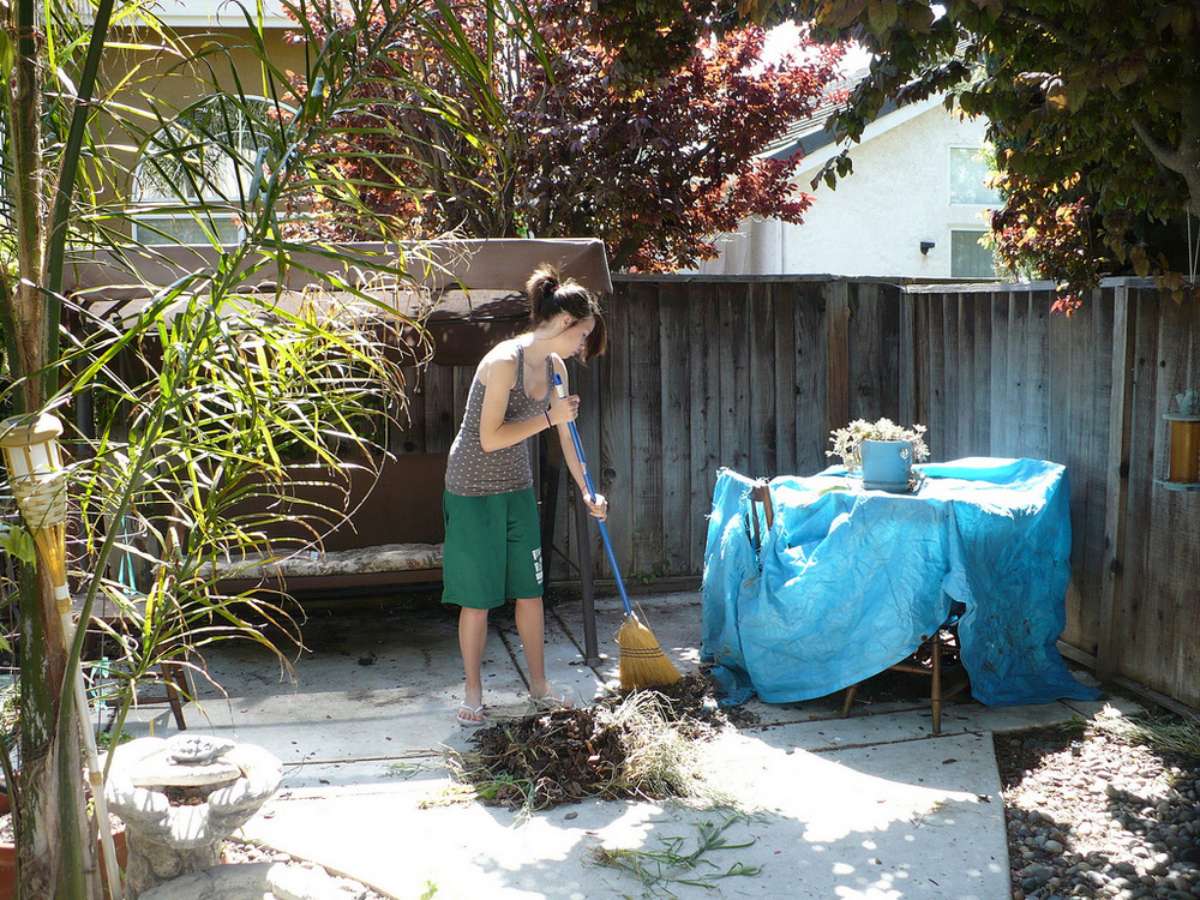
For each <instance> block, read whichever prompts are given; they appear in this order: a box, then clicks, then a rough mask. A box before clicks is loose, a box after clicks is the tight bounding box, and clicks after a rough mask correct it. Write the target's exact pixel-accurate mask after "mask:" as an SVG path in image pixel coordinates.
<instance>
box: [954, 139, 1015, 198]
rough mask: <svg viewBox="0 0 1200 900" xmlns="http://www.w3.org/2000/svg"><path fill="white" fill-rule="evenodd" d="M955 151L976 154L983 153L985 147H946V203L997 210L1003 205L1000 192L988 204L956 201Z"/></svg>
mask: <svg viewBox="0 0 1200 900" xmlns="http://www.w3.org/2000/svg"><path fill="white" fill-rule="evenodd" d="M955 150H973V151H974V152H975V153H982V152H983V146H982V145H977V144H947V145H946V203H947V204H948V205H950V206H955V207H960V208H973V209H996V208H998V207H1000V206H1002V205H1003V200H1002V198H1001V197H1000V192H999V191H996V192H995V193H996V197H995V200H993V201H988V202H986V203H967V202H964V201H961V200H955V199H954V151H955Z"/></svg>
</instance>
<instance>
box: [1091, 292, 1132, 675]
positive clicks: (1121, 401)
mask: <svg viewBox="0 0 1200 900" xmlns="http://www.w3.org/2000/svg"><path fill="white" fill-rule="evenodd" d="M1129 292H1130V289H1129V286H1128V285H1124V284H1122V285H1118V286H1117V287H1116V289H1115V290H1114V292H1113V293H1114V308H1113V352H1112V394H1111V396H1110V398H1109V400H1110V406H1109V433H1108V456H1107V458H1106V461H1105V469H1106V472H1107V479H1106V487H1105V497H1104V569H1103V572H1102V573H1101V577H1102V578H1103V581H1102V583H1101V589H1100V623H1099V628H1100V633H1099V639H1098V641H1097V648H1096V674H1097V675H1099V676H1100V677H1102V678H1103V677H1111V676H1112V675H1113V674H1114V673H1115V672H1116V671H1117V669H1118V665H1117V664H1118V662H1119V652H1118V647H1117V644H1116V641H1117V635H1118V634H1119V633H1120V630H1119V629H1118V628H1117V621H1116V618H1117V615H1118V614H1119V611H1120V599H1121V592H1122V577H1121V576H1122V566H1123V564H1124V560H1123V554H1124V549H1125V519H1126V506H1127V504H1128V499H1129V437H1130V435H1129V432H1130V419H1131V413H1132V410H1131V407H1132V399H1133V397H1132V395H1133V369H1134V348H1135V341H1134V330H1135V328H1136V325H1137V309H1136V307H1134V306H1132V305H1131V304H1130V302H1129Z"/></svg>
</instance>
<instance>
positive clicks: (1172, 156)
mask: <svg viewBox="0 0 1200 900" xmlns="http://www.w3.org/2000/svg"><path fill="white" fill-rule="evenodd" d="M1129 124H1130V125H1132V126H1133V130H1134V132H1135V133H1136V134H1137V136H1138V137H1139V138H1141V140H1142V143H1143V144H1145V145H1146V149H1147V150H1149V151H1150V155H1151V156H1153V157H1154V159H1155V160H1156V161H1157V162H1158V164H1159V165H1161V166H1162V167H1163V168H1164V169H1170V170H1171V171H1172V172H1177V173H1179V174H1180V175H1184V174H1185V172H1186V169H1187V164H1186V161H1185V160H1184V158H1183V154H1182V153H1180V152H1179V151H1178V150H1173V149H1171V148H1170V147H1168V146H1167V145H1166V144H1164V143H1162V142H1161V141H1159V140H1158V138H1156V137H1155V136H1154V135H1152V134H1151V133H1150V130H1149V129H1148V128H1146V126H1145V125H1143V124H1142V122H1141V120H1140V119H1138V118H1136V117H1134V118H1131V119H1130V120H1129Z"/></svg>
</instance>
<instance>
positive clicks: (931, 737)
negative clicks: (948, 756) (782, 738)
mask: <svg viewBox="0 0 1200 900" xmlns="http://www.w3.org/2000/svg"><path fill="white" fill-rule="evenodd" d="M991 733H992V732H991V731H988V730H987V729H982V728H981V729H976V730H970V729H968V730H965V731H943V732H942V733H941V734H921V735H916V736H914V737H906V738H895V739H894V740H890V741H863V742H860V743H856V744H838V745H837V746H833V747H818V748H815V749H813V750H809V751H808V752H809V753H839V752H841V751H842V750H862V749H864V748H867V747H890V746H892V745H894V744H915V743H916V742H918V741H938V740H941V739H942V738H953V737H965V736H966V735H969V734H974V735H978V736H980V737H982V736H984V735H989V734H991Z"/></svg>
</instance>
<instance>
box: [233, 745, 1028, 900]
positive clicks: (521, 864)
mask: <svg viewBox="0 0 1200 900" xmlns="http://www.w3.org/2000/svg"><path fill="white" fill-rule="evenodd" d="M788 730H789V729H788V728H784V729H780V730H777V731H772V732H770V733H768V734H767V735H754V736H747V735H729V736H726V737H723V738H721V739H720V740H718V741H717V742H715V743H714V744H712V745H710V746H708V747H706V748H705V749H704V751H703V752H704V754H705V756H706V758H707V760H708V765H707V768H708V769H709V770H710V771H711V772H712V773H713V778H712V780H713V782H714V784H716V785H717V786H718V787H721V788H723V789H725V790H727V791H729V792H730V793H731V794H732V795H733V796H734V797H735V798H736V799H737V801H738V803H739V804H742V805H744V806H745V808H746V809H747V810H749V811H752V813H753V814H752V815H750V816H749V817H748V818H746V819H743V820H739V821H737V822H736V823H735V824H733V825H732V826H731V827H730V828H729V830H728V831H727V832H726V837H727V838H728V839H729V840H730V841H731V842H733V843H741V842H749V841H752V843H751V844H750V846H747V847H744V848H740V849H734V850H719V851H713V852H711V853H710V854H708V855H707V856H706V858H708V859H709V860H710V861H711V863H713V864H714V865H715V866H717V867H719V868H718V869H713V870H709V869H705V868H701V869H700V870H699V871H698V872H694V873H690V874H681V875H680V877H692V878H694V877H697V876H699V877H703V876H704V875H705V874H706V873H707V874H715V873H716V872H718V871H722V870H725V869H727V868H728V867H729V866H731V865H733V864H734V863H742V864H744V865H746V866H757V867H761V872H760V873H759V874H757V875H755V876H752V877H739V878H730V879H727V880H722V881H720V882H719V884H720V887H719V894H718V895H719V896H730V897H736V896H746V897H795V898H807V897H813V898H816V897H832V896H840V897H879V898H882V897H895V896H899V895H901V894H902V895H903V896H905V897H910V896H916V897H964V898H966V897H977V898H997V900H998V898H1001V897H1005V896H1007V884H1008V864H1007V857H1006V847H1005V838H1004V825H1003V808H1002V806H1001V803H1000V798H999V783H998V779H997V776H996V768H995V761H994V758H993V756H992V750H991V742H990V740H989V739H987V738H985V737H983V736H979V735H968V736H959V737H954V738H946V739H944V740H941V741H937V742H927V743H936V745H937V748H938V751H937V754H938V755H939V756H940V758H939V759H936V760H924V759H922V758H914V756H913V754H912V753H911V751H910V748H909V747H907V746H905V745H890V746H881V747H874V748H860V749H857V750H846V751H840V752H836V753H830V754H813V753H808V752H805V751H803V750H794V749H792V748H791V747H790V746H786V745H788V744H789V743H791V742H792V737H791V735H790V734H788ZM447 784H448V781H446V780H444V779H438V778H432V779H419V780H414V781H411V782H408V783H405V784H397V785H395V786H392V787H379V788H378V789H376V790H365V789H360V790H356V791H329V792H328V793H326V794H321V793H320V792H313V791H306V792H295V793H293V794H292V796H291V797H290V798H287V799H277V800H275V801H273V802H272V803H271V804H269V805H268V807H267V808H265V809H264V811H263V813H262V814H260V815H259V816H258V817H256V818H255V819H254V820H253V821H252V822H251V823H249V824H248V825H247V826H246V828H245V834H246V836H248V837H250V838H252V839H256V840H260V841H262V842H264V843H267V844H269V845H270V846H273V847H276V848H279V849H281V850H283V851H285V852H287V853H291V854H293V855H296V856H301V857H303V858H306V859H312V860H314V861H316V862H319V863H320V864H321V865H324V866H326V867H327V868H330V869H331V870H334V871H338V872H343V873H346V874H349V875H352V877H355V878H357V879H359V880H362V881H365V882H367V883H369V884H371V885H373V886H375V887H376V888H378V889H380V890H383V891H385V892H388V893H391V894H393V895H395V896H398V897H415V896H420V895H421V893H422V892H423V891H425V890H427V889H428V888H429V887H431V886H436V887H437V889H438V891H437V895H436V896H438V897H442V896H445V897H484V896H486V897H561V898H583V897H600V896H618V897H619V896H638V895H640V893H641V891H642V889H643V885H642V884H640V883H639V882H638V880H637V879H635V878H634V877H633V876H632V875H630V874H627V873H623V872H619V871H616V870H613V869H610V868H606V867H601V866H598V865H597V864H596V861H595V851H596V848H597V847H600V846H603V847H607V848H610V849H617V848H621V849H642V850H655V849H661V846H662V841H663V840H664V839H667V838H675V837H680V838H684V839H685V847H686V848H687V849H689V850H690V849H691V848H692V847H693V846H694V842H695V836H696V833H697V832H696V826H697V825H698V824H700V823H705V822H707V823H714V824H722V823H724V822H725V821H727V820H728V818H729V816H730V813H729V812H727V811H722V810H707V811H700V810H694V809H689V808H686V807H683V806H679V805H674V804H671V805H661V804H654V803H618V802H601V801H589V802H585V803H582V804H576V805H573V806H569V807H559V808H557V809H554V810H550V811H548V812H546V813H540V814H535V815H534V816H533V817H532V818H531V819H530V820H529V821H527V822H525V823H524V824H516V816H515V815H514V814H513V813H511V812H508V811H505V810H498V809H494V808H489V807H484V806H480V805H477V804H470V805H467V806H457V805H456V806H434V807H431V808H425V809H422V808H421V805H422V803H423V802H424V803H428V802H429V801H430V800H431V799H432V800H436V799H437V798H438V796H439V793H440V791H442V790H443V789H444V787H445V786H446V785H447ZM364 823H374V825H373V827H369V828H364ZM349 834H354V835H356V838H355V839H354V840H348V839H346V838H344V837H340V836H342V835H349ZM663 886H666V887H669V888H670V889H671V890H672V891H673V892H674V893H675V894H677V895H678V896H680V897H712V896H714V893H713V891H711V890H708V889H705V888H702V887H694V886H689V885H686V884H679V883H668V884H665V885H663Z"/></svg>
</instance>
